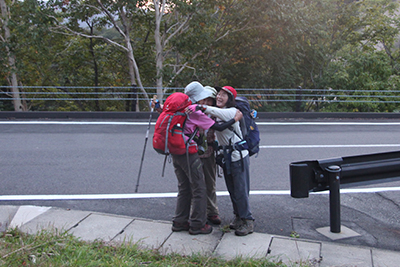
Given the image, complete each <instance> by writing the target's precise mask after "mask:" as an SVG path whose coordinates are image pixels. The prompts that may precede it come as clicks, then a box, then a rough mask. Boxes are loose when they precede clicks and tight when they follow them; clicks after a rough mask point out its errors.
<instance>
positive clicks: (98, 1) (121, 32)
mask: <svg viewBox="0 0 400 267" xmlns="http://www.w3.org/2000/svg"><path fill="white" fill-rule="evenodd" d="M97 3H99V5H100V6H101V9H102V10H103V12H104V13H106V15H107V17H108V18H109V19H110V20H111V22H112V24H113V26H114V28H115V29H116V30H117V31H118V32H119V34H121V35H122V36H123V37H124V38H126V36H125V33H124V32H123V31H122V30H121V28H120V27H118V25H117V22H116V21H115V20H114V17H113V16H112V15H111V13H110V12H109V11H108V10H107V9H106V8H105V7H104V5H103V3H102V2H101V1H100V0H97Z"/></svg>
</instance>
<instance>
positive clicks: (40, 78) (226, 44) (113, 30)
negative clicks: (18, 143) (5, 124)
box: [0, 0, 400, 112]
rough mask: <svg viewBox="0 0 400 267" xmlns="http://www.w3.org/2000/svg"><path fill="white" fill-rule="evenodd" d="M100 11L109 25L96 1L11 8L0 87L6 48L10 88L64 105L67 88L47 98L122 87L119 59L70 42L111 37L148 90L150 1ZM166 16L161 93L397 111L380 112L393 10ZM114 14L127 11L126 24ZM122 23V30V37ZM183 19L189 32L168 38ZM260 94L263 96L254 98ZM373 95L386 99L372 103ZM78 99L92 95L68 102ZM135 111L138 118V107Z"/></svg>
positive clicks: (383, 6) (208, 10)
mask: <svg viewBox="0 0 400 267" xmlns="http://www.w3.org/2000/svg"><path fill="white" fill-rule="evenodd" d="M102 3H103V5H104V6H105V7H106V8H107V10H108V12H109V14H110V16H111V17H113V18H114V19H115V25H114V24H113V21H112V20H111V19H110V17H108V15H107V14H105V13H104V12H101V10H100V6H99V4H98V2H97V1H96V0H85V1H78V0H69V1H65V0H50V1H38V0H25V1H14V2H13V4H12V5H11V6H10V14H11V15H10V22H9V27H10V29H11V35H12V37H11V38H10V40H8V41H7V42H0V64H1V66H2V68H0V77H1V78H0V85H8V83H9V82H8V80H7V78H6V77H7V75H8V73H9V72H10V69H9V67H8V64H7V61H6V58H7V48H8V49H9V50H10V51H11V53H13V55H15V56H16V59H17V63H16V64H17V74H18V78H19V81H20V84H21V85H26V86H39V87H40V86H53V87H54V88H53V89H51V92H47V93H55V92H62V93H63V94H67V95H64V96H65V97H63V98H71V99H73V98H77V96H76V95H74V93H76V89H68V90H65V89H62V90H61V89H57V87H60V86H94V87H96V88H97V87H102V86H109V87H115V86H130V83H131V76H130V73H129V67H128V66H129V64H128V63H129V62H128V59H127V56H126V51H125V50H124V49H121V47H118V46H115V45H112V44H110V42H105V41H104V40H102V39H99V38H85V37H82V36H77V35H76V34H73V33H72V31H75V32H79V33H80V34H85V35H87V36H90V35H96V36H103V37H106V38H108V39H109V40H111V41H112V42H114V43H117V44H121V45H123V44H124V40H123V37H122V35H121V34H120V32H118V30H117V27H119V28H120V29H121V30H122V31H125V32H128V31H129V33H130V36H131V38H130V42H131V45H132V47H133V48H134V56H135V59H136V62H137V64H138V66H139V70H140V75H141V76H140V78H141V81H142V83H143V85H144V86H145V87H146V86H148V87H153V86H155V85H156V81H157V78H158V77H156V76H157V69H156V62H155V59H156V54H155V37H154V30H155V12H154V6H152V5H153V2H151V3H150V4H149V3H148V1H117V2H113V1H102ZM166 6H167V9H166V11H165V13H164V14H163V18H162V23H161V33H162V35H163V40H162V41H163V42H164V45H165V46H164V50H163V59H164V64H163V67H162V70H161V72H160V75H162V78H163V86H165V87H184V86H185V85H186V84H188V83H189V82H190V81H192V80H199V81H200V82H202V83H203V84H206V85H228V84H229V85H232V86H234V87H236V88H297V87H298V86H302V87H303V88H309V89H323V88H325V89H328V88H332V89H333V90H336V91H333V94H334V95H335V96H336V97H337V98H336V99H337V100H340V101H337V102H335V103H333V102H332V101H331V102H329V103H328V102H326V103H325V102H318V101H319V100H321V99H322V98H323V97H324V96H323V95H322V94H321V96H316V97H314V99H313V100H312V101H310V102H307V103H302V105H301V106H300V110H303V111H313V110H315V111H317V110H318V111H320V110H321V111H322V110H324V111H374V112H378V111H379V112H392V111H396V104H395V103H390V101H391V100H393V95H394V94H395V92H394V91H397V90H398V89H397V88H399V80H400V78H399V71H400V61H399V59H400V49H399V46H398V42H399V30H400V22H399V17H398V16H397V15H396V14H397V13H396V11H397V10H398V3H397V1H391V0H364V1H345V0H334V1H333V0H321V1H311V0H307V1H300V0H296V1H293V0H270V1H265V0H248V1H243V0H241V1H225V0H217V1H215V0H214V1H210V0H196V1H184V0H169V1H167V5H166ZM121 10H124V11H126V12H125V14H126V17H123V16H122V15H121V14H122V13H121ZM123 19H124V22H126V23H125V24H124V25H126V26H127V28H123V27H122V25H123V21H122V20H123ZM186 20H187V21H188V24H185V27H182V28H181V29H180V30H179V31H178V32H177V33H176V34H172V33H174V31H175V30H176V29H178V28H179V25H182V23H183V22H184V21H186ZM60 25H64V26H68V28H69V29H70V30H66V29H65V28H60V27H59V26H60ZM116 26H117V27H116ZM1 33H2V32H1ZM167 40H168V41H167ZM181 68H183V70H182V71H181ZM41 90H43V89H38V90H37V91H38V92H42V91H41ZM46 90H48V89H46ZM46 90H44V91H43V92H44V93H46ZM93 90H94V92H101V90H100V89H93ZM338 90H342V91H338ZM343 90H345V92H344V91H343ZM147 93H153V92H150V91H149V92H147ZM248 93H250V91H249V92H248ZM258 93H260V94H262V92H258ZM263 93H265V94H267V93H274V91H273V89H265V92H263ZM346 95H347V96H346ZM355 95H360V97H358V100H360V101H373V103H370V102H359V103H350V102H345V101H352V100H353V99H354V96H355ZM377 95H384V96H385V97H382V98H381V99H379V98H377V97H376V96H377ZM349 96H351V97H349ZM38 97H39V95H38ZM43 97H44V96H43ZM43 97H42V98H43ZM87 97H92V96H91V95H90V94H88V95H79V98H87ZM97 97H98V98H100V97H102V96H101V95H98V96H97ZM140 97H143V96H142V95H141V96H140ZM253 98H254V99H252V100H254V105H255V106H256V107H257V108H258V109H259V110H260V111H296V110H298V109H299V106H298V105H297V104H296V103H295V102H268V101H267V102H265V101H258V100H268V98H266V99H261V97H259V96H258V95H257V94H256V95H255V96H254V97H253ZM279 98H280V97H279V96H277V97H275V99H279ZM255 100H257V101H255ZM9 102H10V101H1V100H0V110H1V109H4V110H7V109H10V105H9ZM316 103H317V104H316ZM27 104H28V107H29V109H31V110H87V111H92V110H99V111H100V110H101V111H107V110H116V111H117V110H118V111H121V110H129V107H128V106H129V105H130V104H129V103H128V102H122V101H120V102H118V101H84V100H79V101H72V102H71V101H70V100H61V101H57V103H56V101H51V102H48V101H45V100H38V101H36V100H35V101H28V103H27ZM140 105H141V106H142V108H147V104H145V103H141V104H140Z"/></svg>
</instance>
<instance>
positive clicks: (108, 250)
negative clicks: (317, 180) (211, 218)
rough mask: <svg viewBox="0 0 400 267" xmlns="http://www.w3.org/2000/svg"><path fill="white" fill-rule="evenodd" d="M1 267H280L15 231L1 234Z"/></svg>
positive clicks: (259, 262) (60, 234) (49, 232)
mask: <svg viewBox="0 0 400 267" xmlns="http://www.w3.org/2000/svg"><path fill="white" fill-rule="evenodd" d="M0 266H85V267H89V266H243V267H244V266H246V267H247V266H249V267H250V266H282V264H277V263H272V262H269V261H268V260H266V259H263V260H261V259H244V258H237V259H235V260H231V261H226V260H222V259H218V258H215V257H207V256H202V255H193V256H190V257H186V256H181V255H178V254H169V255H162V254H160V253H158V251H155V250H150V249H147V250H144V249H140V248H139V247H138V246H137V245H136V244H129V243H123V244H118V245H115V244H114V245H111V244H106V243H104V242H102V241H94V242H84V241H80V240H78V239H77V238H76V237H73V236H72V235H70V234H67V233H57V232H54V231H53V232H51V231H41V232H40V233H38V234H36V235H28V234H25V233H22V232H20V231H19V230H18V229H10V230H8V231H7V232H4V233H0Z"/></svg>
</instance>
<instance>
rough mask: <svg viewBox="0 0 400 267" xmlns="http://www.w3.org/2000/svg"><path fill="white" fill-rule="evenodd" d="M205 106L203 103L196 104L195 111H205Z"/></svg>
mask: <svg viewBox="0 0 400 267" xmlns="http://www.w3.org/2000/svg"><path fill="white" fill-rule="evenodd" d="M206 108H207V107H205V106H203V105H197V106H196V111H197V110H200V111H201V112H204V111H206Z"/></svg>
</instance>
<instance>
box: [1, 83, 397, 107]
mask: <svg viewBox="0 0 400 267" xmlns="http://www.w3.org/2000/svg"><path fill="white" fill-rule="evenodd" d="M10 88H12V87H11V86H1V87H0V100H13V99H16V98H13V95H15V93H13V92H9V91H10V90H9V89H10ZM17 88H19V89H20V91H21V92H20V95H22V96H20V97H19V98H18V99H20V100H26V101H35V100H46V101H47V100H80V101H89V100H137V101H147V99H146V98H144V97H143V94H142V93H141V92H140V88H138V87H130V86H129V87H78V86H17ZM144 89H145V90H146V92H147V93H148V94H149V95H152V94H155V93H156V88H155V87H145V88H144ZM163 89H164V90H165V91H166V92H167V93H166V94H165V95H164V97H163V99H165V98H166V97H167V96H168V95H170V94H171V93H172V92H174V91H181V92H182V91H183V90H184V88H181V87H169V88H163ZM236 90H237V91H238V94H239V95H241V96H245V97H247V98H248V99H249V100H250V102H258V103H263V102H315V103H330V102H337V103H349V102H358V103H400V91H398V90H384V91H382V90H356V91H351V90H341V89H302V88H292V89H275V88H236Z"/></svg>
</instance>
